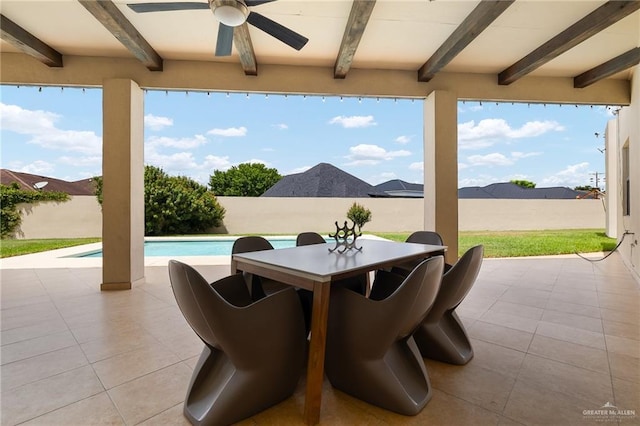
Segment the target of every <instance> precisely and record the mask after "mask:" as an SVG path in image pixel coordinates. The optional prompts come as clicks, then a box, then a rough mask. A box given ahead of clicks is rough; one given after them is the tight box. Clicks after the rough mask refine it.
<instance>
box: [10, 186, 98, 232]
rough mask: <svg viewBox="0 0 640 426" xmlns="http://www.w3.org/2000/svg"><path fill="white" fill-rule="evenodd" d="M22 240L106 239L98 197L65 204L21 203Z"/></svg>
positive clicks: (74, 198)
mask: <svg viewBox="0 0 640 426" xmlns="http://www.w3.org/2000/svg"><path fill="white" fill-rule="evenodd" d="M18 210H19V211H20V215H21V216H22V224H21V226H20V228H19V229H18V232H17V233H16V236H15V237H16V238H19V239H40V238H42V239H44V238H90V237H98V238H100V237H102V211H101V207H100V204H98V201H97V200H96V197H95V196H93V195H91V196H88V195H85V196H76V197H71V199H70V200H69V201H65V202H61V203H59V202H52V201H47V202H41V203H36V204H19V205H18Z"/></svg>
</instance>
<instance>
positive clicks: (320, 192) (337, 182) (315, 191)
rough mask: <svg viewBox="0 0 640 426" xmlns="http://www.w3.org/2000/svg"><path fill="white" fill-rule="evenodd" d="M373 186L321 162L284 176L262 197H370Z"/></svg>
mask: <svg viewBox="0 0 640 426" xmlns="http://www.w3.org/2000/svg"><path fill="white" fill-rule="evenodd" d="M372 188H373V187H372V186H371V185H370V184H368V183H367V182H365V181H363V180H362V179H359V178H357V177H355V176H353V175H351V174H349V173H347V172H345V171H344V170H340V169H339V168H337V167H335V166H333V165H331V164H328V163H320V164H317V165H316V166H314V167H312V168H310V169H309V170H307V171H306V172H303V173H295V174H291V175H287V176H284V177H283V178H282V179H280V181H278V183H276V184H275V185H273V186H272V187H271V188H269V189H268V190H267V191H266V192H265V193H264V194H262V197H343V198H359V197H368V196H369V192H370V191H371V190H372Z"/></svg>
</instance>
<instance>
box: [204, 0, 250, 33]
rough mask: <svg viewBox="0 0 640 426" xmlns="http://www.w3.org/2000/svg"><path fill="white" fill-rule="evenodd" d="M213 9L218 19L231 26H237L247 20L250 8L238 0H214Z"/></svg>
mask: <svg viewBox="0 0 640 426" xmlns="http://www.w3.org/2000/svg"><path fill="white" fill-rule="evenodd" d="M210 6H211V10H212V11H213V14H214V16H215V17H216V19H218V21H220V22H222V23H223V24H225V25H227V26H229V27H237V26H239V25H242V24H244V23H245V21H246V20H247V16H248V15H249V9H248V8H247V5H245V4H244V3H243V2H242V1H238V0H212V1H211V3H210Z"/></svg>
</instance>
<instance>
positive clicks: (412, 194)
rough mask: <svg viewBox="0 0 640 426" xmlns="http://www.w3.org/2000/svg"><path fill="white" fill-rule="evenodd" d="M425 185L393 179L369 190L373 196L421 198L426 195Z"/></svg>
mask: <svg viewBox="0 0 640 426" xmlns="http://www.w3.org/2000/svg"><path fill="white" fill-rule="evenodd" d="M423 188H424V185H422V184H421V183H409V182H405V181H403V180H400V179H392V180H389V181H387V182H383V183H380V184H378V185H376V186H374V187H373V191H371V192H369V196H371V197H400V198H421V197H423V196H424V189H423Z"/></svg>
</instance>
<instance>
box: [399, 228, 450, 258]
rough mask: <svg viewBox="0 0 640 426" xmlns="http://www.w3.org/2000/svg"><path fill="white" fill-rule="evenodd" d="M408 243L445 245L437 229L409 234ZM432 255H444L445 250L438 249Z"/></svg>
mask: <svg viewBox="0 0 640 426" xmlns="http://www.w3.org/2000/svg"><path fill="white" fill-rule="evenodd" d="M406 242H407V243H420V244H431V245H434V246H443V245H444V243H443V242H442V237H441V236H440V234H438V233H437V232H435V231H416V232H414V233H413V234H411V235H409V236H408V237H407V239H406ZM431 256H444V250H442V251H436V252H433V253H432V254H431Z"/></svg>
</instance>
